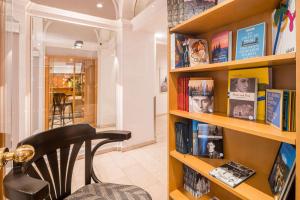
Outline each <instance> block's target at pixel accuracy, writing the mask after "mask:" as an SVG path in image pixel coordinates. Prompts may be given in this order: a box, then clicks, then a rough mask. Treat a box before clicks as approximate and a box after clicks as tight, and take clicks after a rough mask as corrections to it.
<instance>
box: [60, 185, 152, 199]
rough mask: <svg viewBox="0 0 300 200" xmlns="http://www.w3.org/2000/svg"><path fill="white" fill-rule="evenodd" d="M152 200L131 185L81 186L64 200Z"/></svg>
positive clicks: (140, 189)
mask: <svg viewBox="0 0 300 200" xmlns="http://www.w3.org/2000/svg"><path fill="white" fill-rule="evenodd" d="M81 199H84V200H152V198H151V196H150V195H149V194H148V193H147V192H146V191H145V190H143V189H142V188H139V187H136V186H132V185H118V184H112V183H95V184H90V185H86V186H83V187H82V188H80V189H79V190H77V191H76V192H74V193H73V194H71V195H70V196H68V197H67V198H65V200H81Z"/></svg>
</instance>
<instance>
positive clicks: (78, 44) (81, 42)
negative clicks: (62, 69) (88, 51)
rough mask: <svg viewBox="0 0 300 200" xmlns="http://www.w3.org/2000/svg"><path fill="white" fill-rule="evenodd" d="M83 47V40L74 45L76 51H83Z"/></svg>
mask: <svg viewBox="0 0 300 200" xmlns="http://www.w3.org/2000/svg"><path fill="white" fill-rule="evenodd" d="M82 47H83V41H81V40H77V41H75V43H74V48H75V49H81V48H82Z"/></svg>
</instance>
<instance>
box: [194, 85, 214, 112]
mask: <svg viewBox="0 0 300 200" xmlns="http://www.w3.org/2000/svg"><path fill="white" fill-rule="evenodd" d="M213 111H214V81H213V80H202V79H199V80H198V79H190V80H189V112H195V113H212V112H213Z"/></svg>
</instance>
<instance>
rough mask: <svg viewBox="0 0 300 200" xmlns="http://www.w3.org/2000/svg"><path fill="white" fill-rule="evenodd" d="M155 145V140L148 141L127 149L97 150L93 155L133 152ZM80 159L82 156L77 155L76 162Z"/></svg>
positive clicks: (110, 148)
mask: <svg viewBox="0 0 300 200" xmlns="http://www.w3.org/2000/svg"><path fill="white" fill-rule="evenodd" d="M155 143H156V140H150V141H147V142H142V143H139V144H135V145H132V146H128V147H123V148H119V147H109V148H106V149H101V150H98V151H97V152H96V154H95V155H101V154H104V153H110V152H113V151H121V152H126V151H131V150H134V149H138V148H142V147H145V146H148V145H151V144H155ZM81 159H84V154H80V155H78V157H77V160H81Z"/></svg>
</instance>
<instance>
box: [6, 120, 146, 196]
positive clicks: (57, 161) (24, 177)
mask: <svg viewBox="0 0 300 200" xmlns="http://www.w3.org/2000/svg"><path fill="white" fill-rule="evenodd" d="M130 137H131V132H129V131H105V132H98V133H97V132H96V130H95V129H94V128H92V127H91V126H90V125H87V124H79V125H71V126H66V127H61V128H56V129H52V130H49V131H46V132H43V133H39V134H36V135H33V136H31V137H29V138H27V139H25V140H23V141H21V142H20V143H19V144H18V146H20V145H23V144H29V145H32V146H33V147H34V148H35V155H34V157H33V158H32V160H31V161H29V162H27V163H22V164H20V163H14V164H13V169H12V170H11V171H10V172H9V173H8V174H7V175H6V176H5V178H4V181H3V186H4V194H5V196H6V197H7V198H8V199H11V200H23V199H26V200H27V199H32V200H41V199H46V200H48V199H52V200H56V199H58V200H60V199H68V200H75V199H76V200H80V199H99V200H151V197H150V195H149V194H148V193H147V192H146V191H144V190H143V189H141V188H139V187H136V186H128V185H117V184H112V183H101V181H100V180H99V179H98V178H97V176H96V175H95V172H94V168H93V164H92V163H93V158H94V155H95V153H96V151H97V149H99V148H100V147H101V146H102V145H104V144H107V143H111V142H119V141H124V140H128V139H130ZM96 139H103V140H101V142H99V143H98V144H97V145H96V146H95V147H94V148H92V140H96ZM83 145H84V149H85V186H83V187H82V188H81V189H79V190H77V191H76V192H74V193H73V194H71V183H72V172H73V167H74V164H75V160H76V157H77V155H78V152H79V150H80V148H81V147H83ZM91 180H93V181H94V182H95V183H93V184H91Z"/></svg>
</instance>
